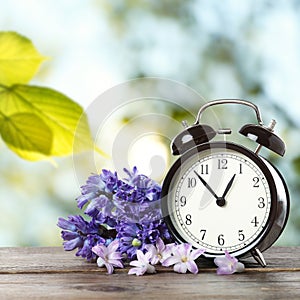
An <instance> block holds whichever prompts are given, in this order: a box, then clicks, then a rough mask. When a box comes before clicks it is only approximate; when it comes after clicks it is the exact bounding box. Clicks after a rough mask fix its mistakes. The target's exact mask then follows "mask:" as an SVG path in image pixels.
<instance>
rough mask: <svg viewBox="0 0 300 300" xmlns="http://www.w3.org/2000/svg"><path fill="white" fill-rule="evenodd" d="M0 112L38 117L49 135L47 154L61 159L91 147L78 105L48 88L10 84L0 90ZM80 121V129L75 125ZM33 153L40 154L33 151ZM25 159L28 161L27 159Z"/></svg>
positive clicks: (88, 132)
mask: <svg viewBox="0 0 300 300" xmlns="http://www.w3.org/2000/svg"><path fill="white" fill-rule="evenodd" d="M0 112H2V113H3V114H5V115H8V116H10V115H13V114H16V113H20V112H22V113H30V114H34V115H36V116H37V117H38V118H40V119H41V120H42V121H43V122H44V123H45V124H46V126H47V127H49V129H50V130H51V132H52V144H51V151H50V152H49V155H51V156H63V155H68V154H71V153H74V149H73V143H74V136H75V133H76V141H80V142H79V143H78V142H77V147H76V149H75V150H76V152H80V151H83V150H88V149H92V148H93V145H94V144H93V141H92V138H91V134H90V130H89V125H88V122H87V118H86V116H85V114H84V112H83V109H82V108H81V106H79V105H78V104H77V103H75V102H74V101H72V100H71V99H70V98H68V97H67V96H65V95H63V94H61V93H59V92H57V91H55V90H53V89H49V88H44V87H36V86H28V85H14V86H12V87H10V88H4V87H1V88H0ZM80 118H81V122H80V127H79V128H78V130H76V129H77V123H78V121H79V119H80ZM36 152H40V151H39V150H38V149H36ZM27 159H28V158H27Z"/></svg>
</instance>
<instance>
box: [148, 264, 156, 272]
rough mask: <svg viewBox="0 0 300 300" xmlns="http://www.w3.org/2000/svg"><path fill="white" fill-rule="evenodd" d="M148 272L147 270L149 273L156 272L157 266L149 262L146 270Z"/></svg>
mask: <svg viewBox="0 0 300 300" xmlns="http://www.w3.org/2000/svg"><path fill="white" fill-rule="evenodd" d="M146 272H147V273H150V274H153V273H156V270H155V267H154V266H152V265H150V264H148V265H147V271H146Z"/></svg>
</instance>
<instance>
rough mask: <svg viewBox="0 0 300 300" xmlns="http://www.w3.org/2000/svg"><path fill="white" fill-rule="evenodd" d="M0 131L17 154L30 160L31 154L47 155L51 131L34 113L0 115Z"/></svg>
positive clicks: (50, 145) (50, 142) (49, 148)
mask: <svg viewBox="0 0 300 300" xmlns="http://www.w3.org/2000/svg"><path fill="white" fill-rule="evenodd" d="M0 133H1V136H2V139H3V141H4V142H5V143H6V144H7V146H8V147H9V148H10V149H11V150H13V151H14V152H16V153H17V154H18V155H19V156H21V157H23V158H27V159H31V160H36V159H32V158H31V156H30V153H32V155H34V154H37V153H39V154H40V155H43V156H45V155H49V154H50V152H51V148H52V132H51V130H50V128H49V127H48V126H47V125H46V124H45V122H44V121H43V120H41V119H40V118H39V117H37V116H36V115H34V114H30V113H17V114H13V115H10V116H5V115H3V114H2V115H1V121H0Z"/></svg>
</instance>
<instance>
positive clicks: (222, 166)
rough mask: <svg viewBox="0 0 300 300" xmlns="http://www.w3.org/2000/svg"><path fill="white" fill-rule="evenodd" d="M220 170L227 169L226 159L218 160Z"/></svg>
mask: <svg viewBox="0 0 300 300" xmlns="http://www.w3.org/2000/svg"><path fill="white" fill-rule="evenodd" d="M218 169H222V170H225V169H227V159H226V158H222V159H218Z"/></svg>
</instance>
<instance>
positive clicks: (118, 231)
mask: <svg viewBox="0 0 300 300" xmlns="http://www.w3.org/2000/svg"><path fill="white" fill-rule="evenodd" d="M124 171H125V174H126V175H127V177H126V178H124V179H120V178H119V177H118V174H117V173H116V172H111V171H109V170H102V173H100V174H93V175H91V176H90V177H89V178H88V179H87V181H86V184H85V185H83V186H82V187H81V195H80V196H79V197H78V198H77V199H76V200H77V206H78V207H79V208H80V209H82V210H83V212H84V214H85V215H86V216H87V218H89V219H90V220H85V219H84V218H83V217H82V216H69V218H68V219H63V218H59V220H58V224H57V225H58V226H59V227H60V228H61V229H62V232H61V236H62V238H63V240H64V249H65V250H67V251H70V250H74V249H76V248H77V249H78V251H77V253H76V255H77V256H82V257H84V258H86V259H87V260H89V261H91V260H95V259H96V258H97V255H96V254H95V253H94V252H93V251H92V248H93V247H94V246H96V245H98V244H100V245H104V246H107V245H109V243H110V242H111V241H113V240H114V239H115V238H117V239H118V240H119V251H120V252H121V254H122V255H124V256H125V257H127V258H128V259H130V260H132V259H135V258H136V253H137V250H142V251H145V250H146V248H145V245H147V244H155V243H156V241H157V239H158V238H161V239H162V240H163V241H166V242H170V241H171V237H170V234H169V232H168V230H167V227H166V224H165V223H164V221H163V218H162V214H161V208H160V193H161V186H160V185H159V184H158V183H156V182H155V181H153V180H152V179H150V178H148V177H147V176H145V175H143V174H139V172H138V170H137V168H136V167H134V168H133V169H132V171H129V170H127V169H124Z"/></svg>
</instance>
